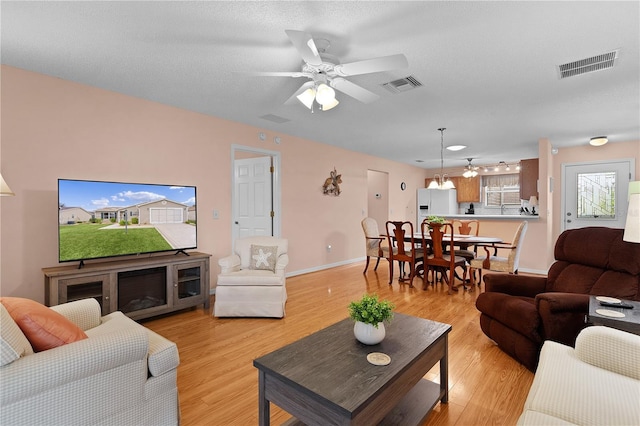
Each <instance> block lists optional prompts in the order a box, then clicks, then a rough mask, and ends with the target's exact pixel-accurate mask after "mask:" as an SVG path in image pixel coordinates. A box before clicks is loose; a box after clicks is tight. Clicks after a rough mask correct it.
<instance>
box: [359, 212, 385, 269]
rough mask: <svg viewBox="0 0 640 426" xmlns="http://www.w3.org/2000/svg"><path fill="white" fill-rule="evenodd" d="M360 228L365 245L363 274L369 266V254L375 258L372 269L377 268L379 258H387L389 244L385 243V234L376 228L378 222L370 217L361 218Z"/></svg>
mask: <svg viewBox="0 0 640 426" xmlns="http://www.w3.org/2000/svg"><path fill="white" fill-rule="evenodd" d="M361 224H362V230H363V231H364V240H365V245H366V253H367V263H366V265H365V266H364V271H363V272H362V273H363V274H364V273H366V272H367V268H369V259H370V258H371V256H373V257H375V258H376V266H375V267H374V268H373V270H374V271H377V270H378V264H379V263H380V258H381V257H383V258H385V259H389V246H388V245H387V241H386V240H387V238H386V236H385V235H382V234H380V231H379V229H378V222H376V220H375V219H373V218H371V217H365V218H364V219H362V222H361Z"/></svg>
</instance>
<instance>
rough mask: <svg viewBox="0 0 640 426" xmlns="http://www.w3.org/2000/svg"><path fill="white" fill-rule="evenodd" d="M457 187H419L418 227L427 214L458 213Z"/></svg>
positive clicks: (418, 227)
mask: <svg viewBox="0 0 640 426" xmlns="http://www.w3.org/2000/svg"><path fill="white" fill-rule="evenodd" d="M456 197H457V196H456V190H455V189H429V188H420V189H418V195H417V197H416V199H417V204H418V205H417V208H416V211H417V216H418V217H417V220H418V222H417V224H416V225H417V229H420V224H421V223H422V221H423V220H424V219H426V218H427V216H448V215H452V214H458V200H457V198H456Z"/></svg>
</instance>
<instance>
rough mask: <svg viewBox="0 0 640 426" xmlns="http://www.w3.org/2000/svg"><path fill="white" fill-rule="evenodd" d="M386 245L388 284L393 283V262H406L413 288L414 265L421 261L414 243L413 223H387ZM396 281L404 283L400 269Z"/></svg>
mask: <svg viewBox="0 0 640 426" xmlns="http://www.w3.org/2000/svg"><path fill="white" fill-rule="evenodd" d="M386 230H387V244H388V245H389V284H391V283H392V282H393V262H394V261H398V262H399V263H401V264H402V263H403V262H406V263H408V264H409V268H410V275H409V281H410V285H411V286H413V277H414V276H415V273H416V263H417V262H418V261H419V260H420V261H421V260H422V257H421V255H420V254H419V253H418V250H416V241H415V237H414V234H413V223H411V222H408V221H404V222H402V221H391V220H389V221H387V223H386ZM400 271H401V272H400V275H401V276H400V278H399V279H398V281H400V282H402V281H404V278H403V277H402V268H401V269H400Z"/></svg>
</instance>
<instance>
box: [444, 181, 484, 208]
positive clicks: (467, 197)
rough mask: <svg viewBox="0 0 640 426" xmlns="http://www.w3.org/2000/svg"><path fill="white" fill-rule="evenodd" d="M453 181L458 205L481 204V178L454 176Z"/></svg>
mask: <svg viewBox="0 0 640 426" xmlns="http://www.w3.org/2000/svg"><path fill="white" fill-rule="evenodd" d="M451 181H452V182H453V184H454V185H455V186H456V190H457V201H458V203H479V202H480V176H475V177H472V178H466V177H463V176H452V177H451Z"/></svg>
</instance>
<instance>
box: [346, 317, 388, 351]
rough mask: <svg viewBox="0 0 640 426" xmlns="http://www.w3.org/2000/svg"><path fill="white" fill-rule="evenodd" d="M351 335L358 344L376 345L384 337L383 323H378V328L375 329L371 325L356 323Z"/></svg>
mask: <svg viewBox="0 0 640 426" xmlns="http://www.w3.org/2000/svg"><path fill="white" fill-rule="evenodd" d="M353 334H354V335H355V336H356V339H358V341H359V342H360V343H364V344H365V345H377V344H378V343H380V342H382V340H383V339H384V336H385V330H384V323H381V322H379V323H378V328H375V327H374V326H373V325H371V324H365V323H363V322H360V321H356V323H355V325H354V326H353Z"/></svg>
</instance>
